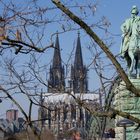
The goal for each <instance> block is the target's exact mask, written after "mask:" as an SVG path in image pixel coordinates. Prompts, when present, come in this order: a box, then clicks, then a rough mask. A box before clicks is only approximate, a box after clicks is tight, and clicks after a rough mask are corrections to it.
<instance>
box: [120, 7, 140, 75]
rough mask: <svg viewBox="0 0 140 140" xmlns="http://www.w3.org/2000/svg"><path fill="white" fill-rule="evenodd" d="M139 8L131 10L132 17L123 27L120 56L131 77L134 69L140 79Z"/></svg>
mask: <svg viewBox="0 0 140 140" xmlns="http://www.w3.org/2000/svg"><path fill="white" fill-rule="evenodd" d="M138 13H139V11H138V8H137V6H133V7H132V10H131V17H130V18H128V19H126V20H125V22H124V23H123V24H122V25H121V31H122V43H121V47H120V54H121V56H122V58H124V59H125V60H126V62H127V66H128V69H129V71H128V72H129V75H131V74H132V72H133V71H134V69H135V70H136V74H137V76H138V77H140V72H139V69H140V65H139V61H138V60H139V55H138V54H139V53H140V17H139V16H138Z"/></svg>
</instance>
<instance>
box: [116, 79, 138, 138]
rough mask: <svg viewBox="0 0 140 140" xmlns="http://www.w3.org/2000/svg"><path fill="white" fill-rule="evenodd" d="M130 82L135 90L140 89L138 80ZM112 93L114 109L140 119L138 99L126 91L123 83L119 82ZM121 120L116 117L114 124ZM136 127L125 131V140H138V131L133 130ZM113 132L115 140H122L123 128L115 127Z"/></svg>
mask: <svg viewBox="0 0 140 140" xmlns="http://www.w3.org/2000/svg"><path fill="white" fill-rule="evenodd" d="M130 81H131V82H132V83H133V85H134V86H135V87H136V88H139V89H140V79H130ZM114 93H115V99H114V106H115V109H117V110H120V111H123V112H128V113H130V114H131V115H132V116H135V117H137V118H140V97H136V96H135V95H134V94H132V93H131V92H130V91H128V90H127V89H126V86H125V83H124V82H123V81H122V82H120V84H119V85H118V86H117V87H115V90H114ZM121 119H123V118H122V117H120V116H117V117H116V120H115V121H116V123H117V122H118V121H119V120H121ZM136 127H137V124H135V125H134V126H132V127H129V128H127V129H126V137H127V140H140V129H139V130H135V128H136ZM115 132H116V138H115V139H116V140H123V132H124V130H123V128H122V127H117V126H116V127H115Z"/></svg>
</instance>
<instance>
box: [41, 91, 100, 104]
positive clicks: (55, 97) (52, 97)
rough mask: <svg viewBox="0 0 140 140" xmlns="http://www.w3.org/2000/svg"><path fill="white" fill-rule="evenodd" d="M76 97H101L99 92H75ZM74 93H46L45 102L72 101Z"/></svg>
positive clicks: (96, 99)
mask: <svg viewBox="0 0 140 140" xmlns="http://www.w3.org/2000/svg"><path fill="white" fill-rule="evenodd" d="M71 94H72V95H74V96H75V97H76V98H78V99H80V100H87V101H88V100H92V101H98V99H99V94H91V93H84V94H83V93H76V94H73V93H71ZM72 95H69V94H68V93H45V94H44V95H43V96H44V100H45V102H49V103H50V102H52V103H53V102H55V103H56V102H60V101H61V102H67V103H68V102H70V101H71V100H73V97H72Z"/></svg>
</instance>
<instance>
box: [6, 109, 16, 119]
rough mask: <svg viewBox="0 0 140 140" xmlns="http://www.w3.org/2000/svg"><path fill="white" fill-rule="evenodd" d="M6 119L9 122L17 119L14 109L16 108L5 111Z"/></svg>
mask: <svg viewBox="0 0 140 140" xmlns="http://www.w3.org/2000/svg"><path fill="white" fill-rule="evenodd" d="M6 119H7V120H8V121H9V122H13V121H15V120H17V119H18V110H16V109H10V110H7V111H6Z"/></svg>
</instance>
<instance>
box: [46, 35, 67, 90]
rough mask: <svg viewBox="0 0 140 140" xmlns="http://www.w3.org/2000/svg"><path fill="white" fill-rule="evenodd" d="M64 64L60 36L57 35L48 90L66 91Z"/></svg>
mask: <svg viewBox="0 0 140 140" xmlns="http://www.w3.org/2000/svg"><path fill="white" fill-rule="evenodd" d="M64 90H65V79H64V66H62V60H61V53H60V46H59V37H58V33H57V35H56V41H55V47H54V55H53V63H52V66H51V67H50V79H49V80H48V92H64Z"/></svg>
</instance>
